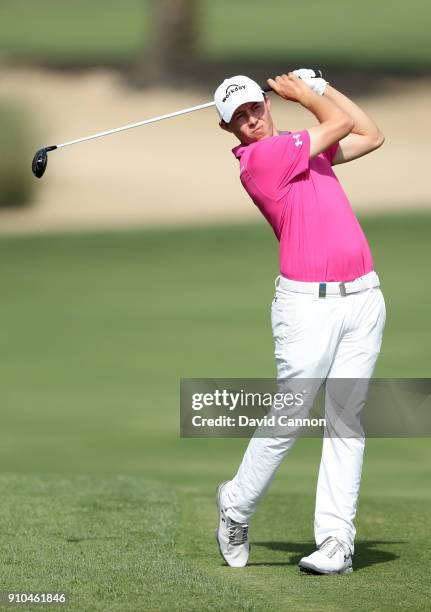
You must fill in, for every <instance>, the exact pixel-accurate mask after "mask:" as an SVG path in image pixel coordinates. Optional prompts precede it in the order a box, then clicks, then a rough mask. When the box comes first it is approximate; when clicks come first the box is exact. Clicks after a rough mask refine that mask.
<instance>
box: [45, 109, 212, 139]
mask: <svg viewBox="0 0 431 612" xmlns="http://www.w3.org/2000/svg"><path fill="white" fill-rule="evenodd" d="M214 105H215V102H206V103H205V104H199V105H198V106H191V107H189V108H184V109H182V110H179V111H175V112H174V113H168V114H167V115H159V116H158V117H152V118H151V119H145V120H144V121H138V123H130V124H129V125H123V126H122V127H119V128H114V129H113V130H107V131H106V132H98V133H97V134H92V135H91V136H85V137H84V138H78V139H77V140H70V141H69V142H63V143H62V144H58V145H57V149H59V148H60V147H67V146H69V145H73V144H77V143H78V142H84V141H85V140H93V139H94V138H100V137H102V136H108V135H109V134H115V133H116V132H123V131H124V130H131V129H132V128H136V127H140V126H141V125H147V124H148V123H155V122H156V121H162V120H163V119H169V118H170V117H178V116H179V115H185V114H186V113H192V112H194V111H197V110H201V109H203V108H209V107H210V106H214Z"/></svg>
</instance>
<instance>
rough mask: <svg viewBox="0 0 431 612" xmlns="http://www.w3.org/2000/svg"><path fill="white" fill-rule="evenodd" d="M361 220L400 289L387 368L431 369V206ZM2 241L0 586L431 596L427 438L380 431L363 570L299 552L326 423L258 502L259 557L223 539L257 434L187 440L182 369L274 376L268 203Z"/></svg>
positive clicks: (349, 604)
mask: <svg viewBox="0 0 431 612" xmlns="http://www.w3.org/2000/svg"><path fill="white" fill-rule="evenodd" d="M362 225H363V227H364V229H365V232H366V234H367V236H368V239H369V242H370V244H371V248H372V251H373V254H374V259H375V265H376V270H377V271H378V273H379V275H380V277H381V281H382V288H383V291H384V294H385V299H386V305H387V326H386V331H385V338H384V345H383V350H382V353H381V357H380V360H379V363H378V368H377V371H376V376H381V377H425V376H429V371H430V364H431V351H430V346H431V337H430V328H429V304H430V301H431V288H430V285H429V283H428V278H429V261H430V247H429V236H430V234H431V215H426V214H412V215H403V216H401V215H400V216H398V215H394V216H385V217H368V218H365V219H363V221H362ZM0 258H1V261H2V291H1V297H2V300H1V304H2V307H1V325H0V346H1V350H0V360H1V361H0V424H1V427H0V466H1V471H0V499H1V503H0V529H1V531H0V535H1V538H0V583H1V585H2V586H1V588H0V591H4V590H7V589H13V590H20V591H24V592H25V591H29V590H33V591H36V590H37V591H47V590H55V589H62V590H65V591H66V592H67V593H68V594H69V595H70V598H71V600H70V601H71V603H70V606H69V607H68V608H67V609H68V610H69V609H70V610H79V611H83V612H87V611H88V610H106V611H107V610H115V611H122V610H166V611H168V610H172V609H174V610H196V611H198V610H199V611H200V610H206V609H214V610H256V611H261V610H262V611H264V610H265V611H266V610H268V611H270V610H271V611H272V610H274V611H278V610H297V611H298V612H299V611H303V610H307V611H318V610H322V611H323V610H325V611H328V612H332V611H338V610H339V611H340V612H341V611H342V610H364V611H367V612H368V611H369V610H376V611H377V610H391V609H398V610H406V609H408V610H422V609H423V610H426V609H429V597H430V595H431V593H430V590H429V580H428V574H429V571H428V570H429V566H430V559H429V551H430V549H431V529H430V527H431V525H430V518H429V505H430V501H431V490H430V487H429V475H430V468H429V466H430V462H431V445H430V442H429V439H426V438H424V439H399V440H396V439H386V440H382V439H369V440H368V442H367V450H366V456H365V466H364V473H363V486H362V490H361V498H360V506H359V513H358V520H357V528H358V539H357V553H356V555H355V558H354V564H355V568H356V571H355V572H354V574H352V576H345V577H330V578H326V577H324V578H318V577H317V578H316V577H312V576H311V577H310V576H304V575H301V574H299V573H298V571H297V568H296V563H297V560H298V559H299V557H300V556H301V555H302V554H304V553H307V552H309V551H310V550H311V547H312V535H313V531H312V526H313V504H314V491H315V485H316V478H317V469H318V462H319V455H320V445H321V441H320V440H317V439H303V440H299V441H298V443H297V444H296V445H295V447H294V448H293V450H292V452H291V455H290V456H289V457H288V459H287V460H286V462H285V463H284V464H283V466H282V468H281V470H280V472H279V474H278V476H277V478H276V481H275V482H274V485H273V487H272V488H271V491H270V492H269V494H268V495H267V496H266V498H265V499H264V501H263V502H262V504H261V506H260V507H259V510H258V512H257V514H256V516H255V518H254V521H253V523H252V528H251V537H252V543H253V548H252V554H251V557H250V562H251V565H250V566H249V567H248V568H245V569H243V570H237V571H235V570H229V569H228V568H226V567H224V566H223V564H222V560H221V558H220V557H219V555H218V550H217V547H216V544H215V540H214V533H213V532H214V528H215V525H216V511H215V506H214V499H213V497H214V489H215V486H216V484H217V483H218V482H220V481H221V480H226V479H227V478H229V477H231V475H232V474H233V472H234V471H235V469H236V467H237V465H238V462H239V461H240V458H241V455H242V452H243V449H244V447H245V445H246V440H235V439H229V440H223V439H207V440H205V439H201V440H193V439H179V437H178V431H179V406H178V404H179V379H180V378H181V377H190V378H192V377H216V378H227V377H270V376H273V375H274V362H273V347H272V339H271V329H270V320H269V306H270V303H271V299H272V294H273V281H274V277H275V276H276V274H277V244H276V241H275V238H274V237H273V235H272V232H271V230H270V229H269V228H268V227H267V226H266V225H265V223H264V222H263V221H262V222H261V223H260V224H258V225H249V226H231V227H212V228H206V227H202V228H194V229H178V230H177V229H171V230H168V229H164V230H151V231H136V232H132V231H130V232H120V233H109V234H108V233H107V234H80V235H57V236H35V237H2V238H0ZM8 609H10V608H8ZM21 609H29V608H21Z"/></svg>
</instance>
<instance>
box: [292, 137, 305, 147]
mask: <svg viewBox="0 0 431 612" xmlns="http://www.w3.org/2000/svg"><path fill="white" fill-rule="evenodd" d="M292 138H293V140H294V141H295V147H301V146H302V145H303V144H304V143H303V142H302V140H301V134H292Z"/></svg>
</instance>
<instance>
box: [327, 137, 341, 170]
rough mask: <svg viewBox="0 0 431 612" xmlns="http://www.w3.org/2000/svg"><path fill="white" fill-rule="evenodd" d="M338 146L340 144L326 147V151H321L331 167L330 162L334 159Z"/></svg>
mask: <svg viewBox="0 0 431 612" xmlns="http://www.w3.org/2000/svg"><path fill="white" fill-rule="evenodd" d="M339 146H340V143H339V142H336V143H334V144H333V145H331V146H330V147H328V148H327V149H326V151H323V155H324V156H325V157H326V159H327V160H328V162H329V163H330V164H331V166H332V162H333V161H334V157H335V155H336V153H337V151H338V147H339Z"/></svg>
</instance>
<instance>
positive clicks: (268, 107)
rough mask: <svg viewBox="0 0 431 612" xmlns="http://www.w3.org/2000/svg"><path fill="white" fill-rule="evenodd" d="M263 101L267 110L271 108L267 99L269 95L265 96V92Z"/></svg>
mask: <svg viewBox="0 0 431 612" xmlns="http://www.w3.org/2000/svg"><path fill="white" fill-rule="evenodd" d="M263 97H264V100H265V103H266V108H267V109H268V110H271V100H270V99H269V96H267V95H266V94H263Z"/></svg>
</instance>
